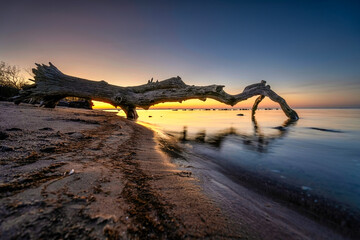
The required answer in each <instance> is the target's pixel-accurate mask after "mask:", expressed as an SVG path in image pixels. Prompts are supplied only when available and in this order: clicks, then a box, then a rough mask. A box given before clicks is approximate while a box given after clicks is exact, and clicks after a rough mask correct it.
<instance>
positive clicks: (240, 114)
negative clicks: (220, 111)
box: [236, 113, 244, 116]
mask: <svg viewBox="0 0 360 240" xmlns="http://www.w3.org/2000/svg"><path fill="white" fill-rule="evenodd" d="M236 116H244V114H242V113H238V114H236Z"/></svg>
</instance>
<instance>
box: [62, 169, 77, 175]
mask: <svg viewBox="0 0 360 240" xmlns="http://www.w3.org/2000/svg"><path fill="white" fill-rule="evenodd" d="M74 173H75V170H74V169H71V170H70V172H67V171H66V172H64V176H66V175H69V176H70V175H73V174H74Z"/></svg>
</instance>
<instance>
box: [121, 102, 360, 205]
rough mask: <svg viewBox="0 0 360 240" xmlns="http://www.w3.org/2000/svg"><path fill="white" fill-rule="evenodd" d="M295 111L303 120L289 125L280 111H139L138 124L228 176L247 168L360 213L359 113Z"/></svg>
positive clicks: (319, 110)
mask: <svg viewBox="0 0 360 240" xmlns="http://www.w3.org/2000/svg"><path fill="white" fill-rule="evenodd" d="M297 112H298V114H299V116H300V118H301V119H300V120H299V121H297V122H290V121H288V120H287V118H286V116H285V115H284V114H283V112H282V111H280V110H278V111H276V110H272V111H265V110H262V111H261V110H260V111H258V112H257V113H256V118H255V119H252V118H251V112H250V111H246V110H245V111H240V110H236V111H204V110H194V111H183V110H178V111H173V110H148V111H145V110H140V111H138V113H139V116H140V118H139V121H142V122H146V123H149V124H151V126H153V127H155V128H158V129H161V130H162V131H165V132H167V133H170V134H172V135H174V136H175V137H176V138H178V139H179V140H180V142H183V143H186V144H190V145H191V146H192V149H193V151H195V152H196V153H197V154H201V155H203V156H205V157H206V156H207V157H209V158H211V159H216V161H218V162H217V163H218V164H219V165H221V166H223V167H224V169H227V170H228V171H229V174H235V175H236V173H237V171H240V169H246V170H247V171H250V172H253V173H254V174H262V175H264V176H267V177H271V178H274V179H276V180H277V181H283V182H286V183H287V184H291V185H293V186H294V187H296V188H299V189H302V190H304V191H306V192H308V193H309V194H311V193H316V194H317V195H321V196H324V197H326V198H330V199H334V200H336V201H339V202H341V203H344V204H346V205H348V206H350V207H351V208H355V209H360V109H297ZM240 113H241V114H243V115H244V116H238V114H240ZM119 115H122V116H123V113H122V112H119Z"/></svg>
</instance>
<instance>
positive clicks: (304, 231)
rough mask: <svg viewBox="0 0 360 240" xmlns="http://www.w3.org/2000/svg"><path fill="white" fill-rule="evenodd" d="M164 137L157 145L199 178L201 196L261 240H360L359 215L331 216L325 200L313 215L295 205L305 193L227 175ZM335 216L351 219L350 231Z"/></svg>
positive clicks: (245, 174) (246, 176)
mask: <svg viewBox="0 0 360 240" xmlns="http://www.w3.org/2000/svg"><path fill="white" fill-rule="evenodd" d="M161 135H162V136H165V138H164V137H160V136H159V138H160V139H159V140H158V141H160V143H161V145H162V148H163V151H164V152H167V154H168V155H169V158H172V159H173V160H172V161H174V162H176V164H177V165H178V166H180V168H181V169H188V170H190V171H191V173H192V174H193V175H194V176H195V177H196V178H198V179H199V181H198V185H199V186H200V188H201V189H202V191H203V192H204V193H205V194H206V195H208V196H209V197H210V198H211V199H213V200H214V201H215V202H216V203H217V204H218V205H219V206H220V207H221V209H222V211H223V212H224V213H225V214H226V215H227V216H228V217H229V218H231V219H232V220H231V221H232V224H234V225H238V226H240V225H246V228H247V229H249V231H251V232H255V233H256V234H258V237H259V238H260V239H352V238H354V239H356V238H357V235H358V232H357V230H358V229H357V228H356V226H357V225H356V224H358V223H359V222H358V221H356V222H351V220H354V219H355V220H356V216H354V215H352V214H351V213H349V212H341V213H340V214H338V215H337V213H339V211H337V212H326V207H327V206H329V209H330V210H329V211H331V210H334V208H333V207H334V205H332V204H330V203H328V202H325V200H324V203H322V204H323V205H321V207H323V208H321V209H320V210H319V209H318V212H319V213H320V214H322V215H321V216H315V215H312V213H311V212H308V211H309V210H308V211H306V210H305V208H304V206H297V205H296V201H295V200H294V199H298V197H299V194H301V193H298V192H296V191H295V190H294V188H292V187H290V186H280V185H278V183H277V182H275V181H273V180H270V179H268V178H266V177H263V176H256V175H254V174H251V173H249V172H247V171H246V170H245V169H244V172H243V173H242V174H241V175H240V176H241V177H235V176H227V175H226V171H223V169H222V167H221V166H219V165H218V164H217V163H216V162H215V161H212V160H211V158H209V156H205V157H204V156H201V155H199V154H196V153H194V152H193V149H191V148H190V150H189V148H186V149H184V148H183V147H184V146H180V145H178V142H177V140H176V139H174V137H173V135H172V134H166V133H165V134H164V133H162V134H161ZM166 138H167V140H166ZM283 187H284V188H283ZM289 197H291V198H292V199H291V198H289ZM313 197H314V196H312V198H313ZM312 198H311V199H312ZM318 199H319V198H318ZM289 200H292V201H289ZM307 202H308V201H307ZM329 204H330V205H329ZM306 207H309V206H306ZM310 210H312V209H311V208H310ZM341 214H342V215H341ZM334 216H335V217H336V216H340V217H342V216H346V217H348V219H347V220H348V221H350V222H349V225H350V226H345V225H344V224H343V225H341V224H339V225H338V223H337V222H335V221H334V222H333V221H331V220H332V219H326V217H334ZM249 223H251V224H249ZM351 224H353V225H351ZM354 226H355V227H354ZM341 228H343V229H341ZM259 229H261V231H259ZM334 229H335V230H336V231H335V230H334Z"/></svg>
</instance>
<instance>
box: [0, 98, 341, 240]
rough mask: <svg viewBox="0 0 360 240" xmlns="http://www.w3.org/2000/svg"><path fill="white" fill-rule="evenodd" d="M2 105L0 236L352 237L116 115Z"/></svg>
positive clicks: (101, 112) (135, 237)
mask: <svg viewBox="0 0 360 240" xmlns="http://www.w3.org/2000/svg"><path fill="white" fill-rule="evenodd" d="M0 109H1V115H0V137H1V140H0V146H1V152H0V156H1V157H0V163H1V164H0V169H1V171H0V216H1V217H0V219H1V220H0V238H1V239H10V238H18V239H346V238H344V237H342V236H341V235H339V234H338V233H335V232H333V231H332V230H331V229H329V228H328V227H325V226H323V225H321V224H319V223H317V222H315V221H314V220H311V219H309V218H307V217H305V216H303V215H301V214H299V213H297V212H295V211H294V210H291V209H289V208H287V207H285V206H284V205H283V204H281V203H279V202H276V201H274V200H271V199H270V198H268V197H266V196H263V195H261V194H259V193H256V192H254V191H251V190H249V189H248V188H246V187H243V186H239V185H233V184H232V183H231V182H230V181H229V182H225V184H224V183H223V182H220V181H218V180H219V179H224V177H223V176H220V173H215V172H211V171H206V170H205V171H202V170H201V169H200V167H199V165H196V161H195V162H194V163H193V164H192V165H191V166H189V165H187V166H184V165H181V166H180V165H179V164H177V163H176V162H173V161H171V156H170V155H169V152H170V153H171V149H172V148H173V146H175V145H176V143H171V142H168V143H167V142H164V141H160V140H159V137H157V135H156V133H154V132H153V131H152V130H150V129H148V128H146V127H144V126H141V125H139V124H137V123H136V122H134V121H129V120H127V119H124V118H121V117H118V116H116V115H115V113H110V112H104V111H100V110H82V109H70V108H61V107H57V108H55V109H44V108H38V107H35V106H33V105H27V104H21V105H19V106H16V105H14V104H13V103H7V102H1V103H0ZM162 149H163V150H164V149H167V150H168V151H162Z"/></svg>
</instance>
